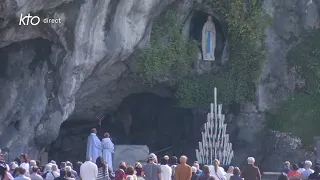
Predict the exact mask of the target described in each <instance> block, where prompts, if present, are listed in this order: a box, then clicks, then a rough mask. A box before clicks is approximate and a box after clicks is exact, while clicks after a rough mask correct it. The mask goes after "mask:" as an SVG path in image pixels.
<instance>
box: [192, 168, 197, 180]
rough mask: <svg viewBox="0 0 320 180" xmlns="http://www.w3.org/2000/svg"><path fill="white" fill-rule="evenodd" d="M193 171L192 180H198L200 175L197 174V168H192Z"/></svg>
mask: <svg viewBox="0 0 320 180" xmlns="http://www.w3.org/2000/svg"><path fill="white" fill-rule="evenodd" d="M191 169H192V176H191V180H197V179H198V177H199V175H198V174H197V168H196V167H194V166H192V167H191Z"/></svg>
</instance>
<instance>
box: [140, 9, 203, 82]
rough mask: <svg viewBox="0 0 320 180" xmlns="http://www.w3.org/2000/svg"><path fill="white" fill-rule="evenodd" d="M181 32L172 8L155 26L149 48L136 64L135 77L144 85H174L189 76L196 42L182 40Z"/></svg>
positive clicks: (183, 38)
mask: <svg viewBox="0 0 320 180" xmlns="http://www.w3.org/2000/svg"><path fill="white" fill-rule="evenodd" d="M180 29H181V24H180V23H179V17H178V15H177V12H176V11H175V9H174V8H173V7H171V8H169V10H167V11H166V12H165V13H164V14H163V15H161V16H160V18H158V19H157V20H156V21H155V22H154V25H153V29H152V33H151V40H150V41H151V42H150V47H148V48H146V49H144V50H143V51H142V53H141V54H140V56H139V57H138V60H137V63H136V64H137V66H136V72H137V75H138V77H140V78H141V79H142V81H143V82H144V83H146V84H149V85H154V84H157V83H159V82H160V83H161V82H164V81H170V82H171V83H172V85H173V84H175V82H176V81H178V80H180V79H181V78H182V77H184V76H185V75H187V74H188V73H189V72H190V66H191V63H192V60H193V59H194V58H195V57H196V55H197V42H196V41H195V40H192V39H188V38H185V37H183V35H182V34H181V32H180Z"/></svg>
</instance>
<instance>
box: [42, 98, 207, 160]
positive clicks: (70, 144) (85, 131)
mask: <svg viewBox="0 0 320 180" xmlns="http://www.w3.org/2000/svg"><path fill="white" fill-rule="evenodd" d="M105 117H106V118H105V119H104V120H103V121H102V124H101V128H98V129H99V130H100V133H99V136H100V138H102V134H103V133H104V132H109V133H110V134H111V138H112V141H113V142H114V144H115V145H123V144H127V145H147V146H148V147H149V149H150V152H156V153H157V155H158V156H162V155H165V154H168V155H176V156H179V155H182V154H185V155H187V156H188V157H189V159H190V160H195V151H194V150H195V149H196V148H198V147H197V145H198V142H199V140H200V139H201V127H202V126H203V123H204V122H205V121H206V118H205V117H206V116H205V115H204V117H203V118H199V117H198V116H197V117H194V115H193V113H192V111H191V109H185V108H179V107H176V104H175V101H174V99H172V98H164V97H161V96H158V95H156V94H153V93H147V92H143V93H137V94H131V95H129V96H127V97H126V98H125V99H124V100H123V101H122V103H121V104H120V106H119V108H118V110H117V111H116V112H114V113H112V114H106V116H105ZM128 124H129V125H130V124H131V125H130V126H128ZM92 127H97V122H96V121H91V122H88V121H84V120H80V119H73V120H70V121H66V122H64V123H63V124H62V125H61V128H60V133H59V137H58V138H57V140H56V141H55V142H53V143H52V144H51V146H50V147H49V148H48V151H49V159H55V160H57V161H58V162H60V161H65V160H69V161H72V162H76V161H78V160H84V159H85V154H86V141H87V137H88V135H89V133H90V128H92ZM164 149H165V150H164Z"/></svg>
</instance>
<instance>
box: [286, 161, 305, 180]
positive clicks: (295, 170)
mask: <svg viewBox="0 0 320 180" xmlns="http://www.w3.org/2000/svg"><path fill="white" fill-rule="evenodd" d="M288 178H289V179H290V180H299V179H302V174H301V172H300V171H299V166H298V164H294V165H293V166H292V170H291V171H289V172H288Z"/></svg>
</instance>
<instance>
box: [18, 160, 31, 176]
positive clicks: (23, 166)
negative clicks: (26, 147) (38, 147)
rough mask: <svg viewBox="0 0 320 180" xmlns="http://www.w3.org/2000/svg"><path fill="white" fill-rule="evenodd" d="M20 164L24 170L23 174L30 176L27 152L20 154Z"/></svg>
mask: <svg viewBox="0 0 320 180" xmlns="http://www.w3.org/2000/svg"><path fill="white" fill-rule="evenodd" d="M20 160H21V164H20V167H22V168H24V169H25V170H26V173H25V175H26V176H28V177H29V176H30V173H29V170H30V165H29V158H28V155H27V154H21V156H20Z"/></svg>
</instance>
